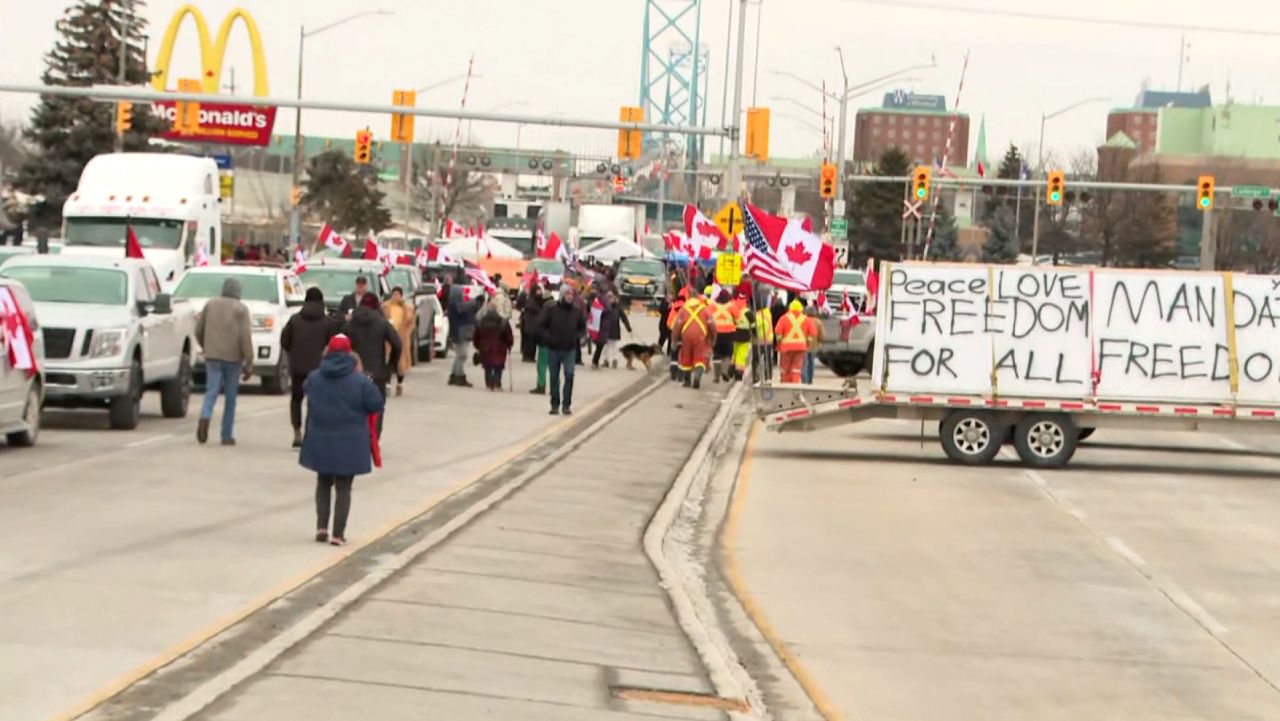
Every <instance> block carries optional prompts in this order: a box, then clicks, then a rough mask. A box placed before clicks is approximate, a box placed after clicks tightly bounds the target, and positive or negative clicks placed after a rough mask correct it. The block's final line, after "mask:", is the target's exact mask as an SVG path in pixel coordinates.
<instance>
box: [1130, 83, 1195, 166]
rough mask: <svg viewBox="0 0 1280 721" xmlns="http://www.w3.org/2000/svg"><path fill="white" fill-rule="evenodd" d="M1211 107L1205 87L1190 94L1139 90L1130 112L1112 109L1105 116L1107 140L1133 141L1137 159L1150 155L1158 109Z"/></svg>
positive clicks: (1154, 146)
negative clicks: (1138, 156) (1118, 138)
mask: <svg viewBox="0 0 1280 721" xmlns="http://www.w3.org/2000/svg"><path fill="white" fill-rule="evenodd" d="M1211 105H1213V100H1212V98H1211V96H1210V95H1209V88H1208V86H1205V87H1203V88H1201V89H1200V90H1198V91H1196V92H1194V93H1180V92H1165V91H1161V90H1145V89H1144V90H1143V91H1142V92H1140V93H1138V97H1137V99H1136V100H1135V101H1134V103H1133V107H1131V108H1116V109H1115V110H1112V111H1111V112H1110V113H1108V114H1107V134H1106V137H1107V138H1108V139H1110V138H1113V137H1115V135H1116V133H1124V135H1125V137H1126V138H1128V139H1129V140H1131V141H1133V144H1134V145H1135V146H1136V148H1137V152H1138V154H1139V155H1142V154H1144V153H1151V152H1154V151H1155V149H1156V145H1157V143H1158V138H1159V132H1160V110H1161V109H1162V108H1195V109H1199V108H1207V107H1210V106H1211Z"/></svg>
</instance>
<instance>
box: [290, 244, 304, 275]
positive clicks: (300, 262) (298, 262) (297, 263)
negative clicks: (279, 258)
mask: <svg viewBox="0 0 1280 721" xmlns="http://www.w3.org/2000/svg"><path fill="white" fill-rule="evenodd" d="M293 272H294V273H297V274H298V275H302V274H303V273H305V272H307V251H305V250H303V249H302V246H301V245H299V246H298V247H297V248H295V249H294V251H293Z"/></svg>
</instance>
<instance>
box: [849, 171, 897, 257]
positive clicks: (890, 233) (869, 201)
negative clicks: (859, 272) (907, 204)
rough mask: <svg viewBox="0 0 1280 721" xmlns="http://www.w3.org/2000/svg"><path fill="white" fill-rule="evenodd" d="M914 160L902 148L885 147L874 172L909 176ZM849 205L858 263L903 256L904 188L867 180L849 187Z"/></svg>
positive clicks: (852, 240)
mask: <svg viewBox="0 0 1280 721" xmlns="http://www.w3.org/2000/svg"><path fill="white" fill-rule="evenodd" d="M910 171H911V161H910V159H909V158H907V154H906V153H904V152H903V151H902V150H901V149H900V148H897V147H892V148H887V149H885V151H884V153H883V154H882V155H881V156H880V161H879V162H878V163H876V166H875V167H874V168H872V170H871V174H872V175H889V176H892V175H899V176H901V175H908V174H910ZM845 196H846V197H849V198H852V200H853V202H852V203H850V204H849V210H848V216H847V217H848V219H849V247H850V248H851V249H852V250H853V254H852V255H853V256H854V258H853V261H854V263H855V264H857V265H861V264H862V263H865V262H866V259H867V256H871V257H874V258H875V259H876V260H899V259H900V258H901V257H902V188H901V187H900V186H899V185H898V184H896V183H863V184H860V185H857V186H854V185H853V184H852V183H850V184H849V185H848V186H846V188H845Z"/></svg>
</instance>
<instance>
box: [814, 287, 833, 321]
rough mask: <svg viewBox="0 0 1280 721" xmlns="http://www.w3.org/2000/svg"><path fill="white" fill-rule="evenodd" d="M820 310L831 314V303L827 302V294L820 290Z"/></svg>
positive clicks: (818, 304)
mask: <svg viewBox="0 0 1280 721" xmlns="http://www.w3.org/2000/svg"><path fill="white" fill-rule="evenodd" d="M817 306H818V310H819V311H820V312H822V313H826V314H827V315H831V303H829V302H827V294H826V292H825V291H818V302H817Z"/></svg>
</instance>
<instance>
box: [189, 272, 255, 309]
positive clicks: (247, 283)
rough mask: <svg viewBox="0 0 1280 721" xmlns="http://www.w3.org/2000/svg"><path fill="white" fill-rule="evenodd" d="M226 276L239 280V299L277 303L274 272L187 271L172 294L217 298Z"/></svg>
mask: <svg viewBox="0 0 1280 721" xmlns="http://www.w3.org/2000/svg"><path fill="white" fill-rule="evenodd" d="M228 278H235V279H236V280H238V281H240V299H241V300H257V301H262V302H264V303H279V302H280V291H279V289H278V288H277V287H276V286H277V281H276V276H275V275H274V274H271V275H261V274H256V273H187V274H186V275H184V276H182V280H180V281H178V287H177V288H175V289H174V291H173V294H174V296H175V297H178V298H217V297H218V296H220V295H222V284H223V283H225V282H226V281H227V279H228Z"/></svg>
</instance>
